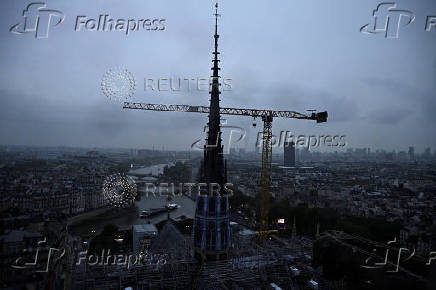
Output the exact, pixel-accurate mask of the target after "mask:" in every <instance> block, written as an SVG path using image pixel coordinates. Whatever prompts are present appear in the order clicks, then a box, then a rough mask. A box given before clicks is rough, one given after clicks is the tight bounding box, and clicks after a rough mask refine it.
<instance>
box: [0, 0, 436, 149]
mask: <svg viewBox="0 0 436 290" xmlns="http://www.w3.org/2000/svg"><path fill="white" fill-rule="evenodd" d="M379 2H380V1H373V0H354V1H349V0H322V1H321V0H317V1H315V0H292V1H291V0H275V1H266V0H256V1H248V0H239V1H230V0H226V1H220V8H219V13H221V14H222V17H221V18H220V20H219V23H220V24H219V34H220V39H219V51H220V52H221V55H220V58H221V63H220V66H221V72H220V73H221V75H222V76H223V77H226V78H231V79H232V81H231V83H232V90H231V91H225V92H223V93H222V95H221V100H222V101H221V105H222V106H227V107H248V108H267V109H269V108H270V109H277V110H295V111H299V112H305V111H306V110H307V109H317V110H320V111H323V110H327V111H328V113H329V120H328V122H327V123H324V124H316V123H314V122H311V121H304V120H293V119H276V120H275V121H274V124H273V130H274V133H275V134H278V133H279V131H280V130H288V131H291V132H292V133H293V134H296V135H300V134H305V135H313V134H315V135H316V134H319V135H325V134H331V135H346V136H347V137H346V141H347V146H350V147H370V148H372V149H373V150H375V149H378V148H384V149H389V150H392V149H395V150H407V149H408V146H415V147H416V150H417V151H422V150H423V148H424V147H432V148H434V149H436V130H435V127H436V126H435V125H436V27H434V28H433V30H431V31H429V32H427V31H425V26H426V18H427V16H429V15H436V1H434V0H410V1H406V0H401V1H396V3H397V6H398V9H404V10H409V11H412V12H413V13H414V14H415V16H416V19H415V20H414V22H413V23H411V24H410V25H408V26H404V22H402V24H403V26H404V27H402V28H401V29H400V32H399V38H398V39H386V38H385V37H384V35H382V34H374V35H368V34H363V33H361V32H360V31H359V30H360V27H362V26H363V25H364V24H366V23H369V22H370V21H371V18H372V11H373V10H374V9H375V8H376V7H377V4H379ZM29 3H31V2H29V1H21V0H3V1H2V3H1V4H2V9H1V12H0V13H1V14H2V15H1V16H2V17H1V18H0V27H1V29H0V51H1V54H0V62H1V66H0V69H1V74H0V144H17V145H67V146H90V147H126V148H151V147H152V146H153V145H155V146H156V147H158V148H161V146H162V145H164V146H165V148H166V149H189V148H190V146H191V144H192V143H193V142H194V141H195V140H197V139H199V138H203V136H204V133H203V127H204V125H205V124H206V122H207V115H203V114H189V113H169V112H148V111H133V110H125V109H124V110H123V109H122V104H121V103H120V102H117V101H114V100H110V99H108V98H107V97H106V96H105V95H104V94H103V93H102V91H101V81H102V77H103V75H104V73H105V72H106V71H108V70H109V69H111V68H115V67H123V68H126V69H128V70H129V71H130V72H132V73H133V74H134V75H135V76H136V81H137V89H136V93H135V97H134V98H132V99H131V100H132V101H139V102H146V103H166V104H192V105H208V101H209V95H208V93H207V91H196V90H195V89H193V87H194V86H193V85H194V83H192V84H191V85H192V87H191V90H190V91H188V90H187V87H186V86H185V87H184V86H182V91H180V92H168V91H167V92H164V91H161V92H158V91H154V92H153V91H150V90H147V91H145V90H144V78H154V79H156V80H157V79H158V78H164V77H173V78H182V79H183V78H185V77H195V78H200V77H207V76H210V74H211V72H210V68H211V66H212V64H211V60H212V50H213V29H214V27H213V26H214V18H213V17H214V16H213V15H212V14H213V13H214V7H213V4H214V2H213V1H199V0H198V1H194V0H191V1H170V0H160V1H150V0H124V1H121V0H118V1H114V0H104V1H103V0H100V1H96V0H93V1H84V0H79V1H66V0H65V1H54V0H50V1H47V2H46V3H47V9H54V10H59V11H62V13H63V14H64V16H65V20H64V21H63V23H61V24H59V25H58V26H55V27H50V31H49V37H48V38H47V39H35V37H34V34H30V33H29V34H22V35H18V34H13V33H10V31H9V29H10V27H11V26H12V25H14V24H17V23H20V22H23V17H22V12H23V10H24V8H25V7H26V6H27V5H28V4H29ZM100 14H108V15H110V17H111V18H115V19H118V18H123V19H145V18H151V19H154V18H158V19H161V18H164V19H166V20H165V22H164V23H165V30H163V31H145V30H139V31H133V32H131V33H129V35H126V34H125V33H123V32H120V31H86V30H84V29H82V30H81V31H74V26H75V22H76V17H77V16H86V17H87V18H88V19H89V18H93V19H98V17H99V15H100ZM226 119H228V124H229V125H232V126H240V127H243V128H245V129H246V130H247V131H248V135H249V138H247V140H246V141H245V142H244V145H245V146H247V149H249V150H253V148H254V142H255V135H256V132H257V131H256V130H259V129H260V128H261V126H262V124H261V121H260V120H258V126H257V127H256V128H252V127H251V123H252V120H251V119H250V118H247V117H230V118H226Z"/></svg>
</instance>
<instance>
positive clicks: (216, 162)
mask: <svg viewBox="0 0 436 290" xmlns="http://www.w3.org/2000/svg"><path fill="white" fill-rule="evenodd" d="M215 7H216V9H215V14H214V15H215V35H214V38H215V51H214V52H213V54H214V59H213V61H212V62H213V68H212V71H213V76H212V90H211V92H210V113H209V123H208V125H209V130H208V134H207V139H206V145H205V146H204V159H203V166H202V171H201V172H200V180H199V181H200V182H201V183H206V184H207V185H208V186H207V189H205V191H204V192H201V195H199V196H197V200H196V209H195V219H194V226H193V229H192V238H193V243H194V255H195V257H196V258H198V259H200V260H224V259H227V258H228V251H229V248H230V216H229V198H228V194H227V193H226V192H225V191H224V190H223V188H224V184H225V183H226V182H227V168H226V167H227V166H226V163H225V162H224V158H223V146H222V145H221V141H222V140H221V129H220V104H219V103H220V99H219V95H220V93H221V92H220V89H219V85H220V84H219V74H218V72H219V70H220V68H219V67H218V63H219V60H218V54H219V52H218V38H219V35H218V16H219V14H218V3H217V4H216V5H215ZM213 183H216V184H219V185H220V186H221V190H220V193H219V194H216V193H213V195H212V194H211V192H210V190H209V185H211V184H213Z"/></svg>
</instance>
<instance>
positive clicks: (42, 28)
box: [9, 2, 65, 38]
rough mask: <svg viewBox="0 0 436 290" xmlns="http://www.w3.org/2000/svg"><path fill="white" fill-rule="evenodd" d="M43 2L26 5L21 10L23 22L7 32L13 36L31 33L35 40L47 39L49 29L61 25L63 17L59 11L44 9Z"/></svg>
mask: <svg viewBox="0 0 436 290" xmlns="http://www.w3.org/2000/svg"><path fill="white" fill-rule="evenodd" d="M46 7H47V5H46V4H45V3H43V2H35V3H30V4H29V5H27V7H26V9H24V10H23V18H24V19H23V20H22V22H20V23H17V24H15V25H13V26H12V27H11V28H10V29H9V31H10V32H12V33H15V34H27V33H33V34H34V35H35V38H47V37H48V32H49V30H50V27H55V26H57V25H59V24H61V23H62V22H63V21H64V19H65V16H64V14H63V13H62V12H61V11H58V10H52V9H46Z"/></svg>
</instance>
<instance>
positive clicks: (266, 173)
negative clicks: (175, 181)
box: [123, 102, 328, 232]
mask: <svg viewBox="0 0 436 290" xmlns="http://www.w3.org/2000/svg"><path fill="white" fill-rule="evenodd" d="M123 108H124V109H132V110H147V111H163V112H191V113H205V114H208V113H209V112H210V108H209V107H207V106H190V105H164V104H145V103H131V102H124V106H123ZM220 114H223V115H237V116H248V117H253V118H257V117H259V118H262V121H263V137H262V172H261V194H260V198H261V210H260V230H261V232H267V231H268V215H269V199H270V187H271V157H272V145H271V140H272V121H273V118H293V119H304V120H315V121H316V122H317V123H323V122H327V116H328V114H327V112H318V113H316V112H311V113H310V114H302V113H298V112H295V111H273V110H257V109H241V108H220Z"/></svg>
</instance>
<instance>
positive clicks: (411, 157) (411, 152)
mask: <svg viewBox="0 0 436 290" xmlns="http://www.w3.org/2000/svg"><path fill="white" fill-rule="evenodd" d="M409 160H410V161H414V160H415V147H413V146H410V147H409Z"/></svg>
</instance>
